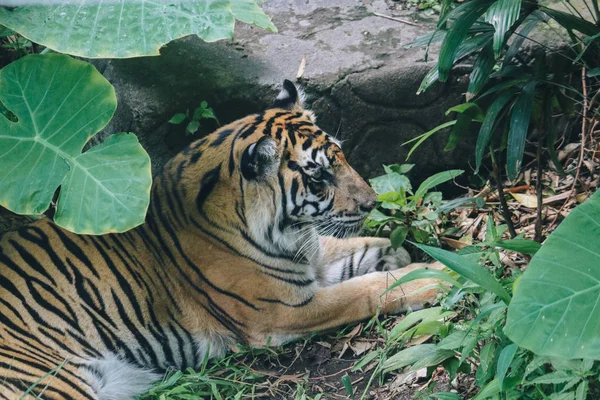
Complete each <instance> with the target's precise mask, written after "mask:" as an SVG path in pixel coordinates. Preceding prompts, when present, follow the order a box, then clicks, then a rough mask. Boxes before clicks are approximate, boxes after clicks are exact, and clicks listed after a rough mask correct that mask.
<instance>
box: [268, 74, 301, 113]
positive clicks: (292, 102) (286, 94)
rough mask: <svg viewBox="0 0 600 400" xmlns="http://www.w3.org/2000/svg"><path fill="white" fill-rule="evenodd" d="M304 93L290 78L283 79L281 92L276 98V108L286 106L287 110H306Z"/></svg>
mask: <svg viewBox="0 0 600 400" xmlns="http://www.w3.org/2000/svg"><path fill="white" fill-rule="evenodd" d="M303 100H304V93H303V92H302V90H300V89H298V87H297V86H296V85H294V83H293V82H292V81H290V80H288V79H286V80H284V81H283V87H282V88H281V92H279V94H278V95H277V98H276V99H275V104H274V107H275V108H284V109H286V110H293V111H302V110H304V104H303Z"/></svg>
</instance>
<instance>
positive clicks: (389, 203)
mask: <svg viewBox="0 0 600 400" xmlns="http://www.w3.org/2000/svg"><path fill="white" fill-rule="evenodd" d="M412 167H413V164H403V165H398V164H394V165H384V167H383V168H384V170H385V172H386V174H385V175H382V176H379V177H377V178H373V179H371V180H370V183H371V186H372V187H373V190H375V192H376V193H377V208H376V209H374V210H373V211H372V212H371V214H370V215H369V218H368V219H367V221H366V223H365V228H366V230H367V231H368V232H371V233H372V234H376V235H385V236H389V238H390V239H391V241H392V245H393V246H394V247H399V246H401V245H402V243H403V242H404V240H405V239H406V238H407V237H408V238H410V239H411V240H414V241H416V242H419V243H430V244H437V243H439V240H438V239H437V233H436V231H435V226H436V221H437V220H438V219H439V218H440V214H441V213H443V212H448V211H450V209H451V208H448V207H445V208H444V209H443V210H442V211H440V208H442V207H444V205H443V203H442V193H441V192H429V190H430V189H432V188H434V187H435V186H437V185H440V184H442V183H444V182H447V181H449V180H451V179H453V178H455V177H456V176H458V175H460V174H462V173H463V172H464V171H462V170H450V171H444V172H440V173H438V174H435V175H433V176H431V177H429V178H428V179H426V180H425V181H424V182H423V183H422V184H421V185H420V186H419V188H418V189H417V190H416V192H415V193H414V194H413V192H412V186H411V184H410V181H409V179H408V178H407V177H406V175H405V174H406V173H407V172H408V171H410V170H411V169H412ZM458 205H460V204H456V205H455V206H458Z"/></svg>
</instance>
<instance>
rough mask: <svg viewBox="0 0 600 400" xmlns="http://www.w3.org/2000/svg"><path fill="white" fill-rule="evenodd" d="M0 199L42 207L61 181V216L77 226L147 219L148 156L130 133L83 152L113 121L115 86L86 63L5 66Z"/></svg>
mask: <svg viewBox="0 0 600 400" xmlns="http://www.w3.org/2000/svg"><path fill="white" fill-rule="evenodd" d="M0 101H1V102H2V103H4V105H5V106H6V108H8V109H9V110H10V111H11V112H13V113H14V115H15V116H16V117H17V118H18V121H17V122H13V121H9V120H8V119H6V118H4V117H0V204H1V205H2V206H4V207H6V208H8V209H9V210H12V211H14V212H16V213H19V214H40V213H42V212H44V211H45V210H46V209H47V208H48V206H49V205H50V202H51V200H52V196H53V195H54V192H55V191H56V189H57V187H58V186H59V185H60V186H61V190H60V195H59V197H58V206H57V212H56V215H55V218H56V222H57V223H58V224H60V225H61V226H63V227H65V228H67V229H69V230H72V231H74V232H77V233H90V234H101V233H107V232H121V231H125V230H127V229H130V228H132V227H134V226H136V225H139V224H141V223H142V222H143V221H144V217H145V214H146V210H147V208H148V203H149V196H150V186H151V181H152V178H151V173H150V159H149V158H148V155H147V154H146V152H145V151H144V149H143V148H142V147H141V146H140V144H139V143H138V142H137V139H136V137H135V136H134V135H133V134H118V135H114V136H111V137H109V139H108V140H106V141H105V142H104V143H103V144H102V145H100V146H97V147H94V148H92V149H91V150H89V151H87V152H85V153H83V154H82V153H81V151H82V149H83V146H84V145H85V143H86V142H87V141H88V140H89V139H90V138H91V137H92V136H93V135H94V134H95V133H96V132H98V131H99V130H100V129H102V128H103V127H104V126H105V125H106V124H107V123H108V121H110V119H111V117H112V115H113V113H114V111H115V108H116V106H117V101H116V97H115V92H114V89H113V87H112V86H111V85H110V83H108V81H107V80H106V79H104V77H102V75H100V73H99V72H98V71H96V69H95V68H94V67H93V66H92V65H90V64H88V63H85V62H82V61H77V60H75V59H73V58H71V57H69V56H66V55H60V54H47V55H30V56H27V57H25V58H22V59H20V60H18V61H16V62H14V63H12V64H9V65H8V66H6V67H4V68H3V69H2V70H1V71H0Z"/></svg>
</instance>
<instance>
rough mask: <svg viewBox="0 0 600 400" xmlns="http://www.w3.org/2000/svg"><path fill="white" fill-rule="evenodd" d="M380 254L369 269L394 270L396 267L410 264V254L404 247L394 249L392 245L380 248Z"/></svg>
mask: <svg viewBox="0 0 600 400" xmlns="http://www.w3.org/2000/svg"><path fill="white" fill-rule="evenodd" d="M381 252H382V255H381V258H380V259H379V261H378V262H377V264H375V267H374V268H373V269H372V270H371V271H369V272H374V271H394V270H396V269H398V268H404V267H406V266H407V265H408V264H410V255H409V254H408V251H406V250H405V249H404V247H402V246H401V247H398V248H397V249H394V248H393V247H392V246H389V247H386V248H384V249H382V250H381Z"/></svg>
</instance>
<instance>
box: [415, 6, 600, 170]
mask: <svg viewBox="0 0 600 400" xmlns="http://www.w3.org/2000/svg"><path fill="white" fill-rule="evenodd" d="M583 1H584V3H585V5H586V6H587V8H588V11H589V14H584V15H582V14H580V13H579V12H577V10H576V9H575V8H574V7H573V6H571V5H570V3H564V4H567V9H568V10H569V11H568V12H565V11H560V10H558V9H555V8H552V7H547V6H542V5H541V4H539V3H537V2H533V3H532V2H524V1H521V0H472V1H469V2H464V3H462V4H460V5H459V6H457V7H455V8H454V9H451V10H450V11H449V12H447V13H442V14H441V15H440V19H439V22H438V29H437V31H436V32H434V33H433V34H428V35H425V36H424V37H421V38H418V39H417V40H416V41H415V43H414V45H429V44H431V43H434V42H436V41H440V40H441V41H442V46H441V50H440V56H439V60H438V63H437V64H436V65H435V66H434V67H433V68H432V70H431V71H430V72H429V73H428V74H427V75H426V76H425V78H424V79H423V81H422V83H421V86H420V88H419V90H418V92H419V93H420V92H422V91H425V90H427V89H428V88H429V87H431V85H433V83H435V82H436V81H437V80H440V81H443V82H445V81H446V80H447V79H448V77H449V74H450V71H451V69H452V67H453V66H454V65H455V63H457V62H459V61H460V60H462V59H463V58H465V57H467V56H474V57H475V61H474V64H473V71H472V73H471V74H470V77H469V87H468V89H467V96H466V101H467V103H465V104H470V105H472V106H471V107H468V108H465V109H459V110H454V111H456V112H457V118H456V119H455V120H453V121H450V122H446V123H445V124H442V125H440V126H438V127H436V128H434V129H433V130H431V131H429V132H427V133H425V134H423V135H421V136H419V137H417V138H415V139H414V140H418V142H417V143H416V144H415V145H414V146H413V148H412V149H411V151H410V153H409V155H410V154H411V153H412V152H413V151H414V149H415V148H416V147H418V146H419V145H420V144H421V143H422V142H423V141H424V140H425V139H427V138H428V137H430V136H431V135H432V134H434V133H435V132H438V131H440V130H441V129H442V128H445V127H448V126H451V125H452V126H453V130H452V133H451V135H450V138H449V140H448V144H447V146H446V150H452V149H453V148H454V147H455V146H456V144H457V142H458V141H460V140H461V139H462V136H463V135H464V132H465V131H467V128H468V127H469V126H470V125H471V123H473V122H482V125H481V127H480V128H479V135H478V138H477V145H476V152H475V164H476V171H478V170H479V168H480V166H481V164H482V162H483V158H484V156H485V154H486V152H488V151H489V150H491V151H497V150H498V149H501V150H504V149H506V158H505V160H506V170H507V175H508V178H509V179H511V180H515V179H516V178H517V177H518V174H519V171H520V169H521V165H522V160H523V155H524V152H525V144H526V140H527V137H528V134H529V132H530V131H531V130H532V128H538V129H537V131H539V132H540V135H541V138H539V141H544V142H545V147H547V148H548V151H547V153H548V155H549V157H550V159H551V160H552V161H553V163H554V164H555V166H556V167H557V168H558V169H559V170H560V171H561V172H562V169H561V167H560V166H559V163H558V158H557V155H556V151H555V150H554V145H555V141H556V132H555V129H554V125H555V124H554V123H553V116H554V115H566V116H568V115H571V113H572V111H573V108H574V105H575V104H577V103H578V102H580V100H581V98H582V97H583V94H582V93H581V92H580V90H579V89H578V88H577V87H576V86H573V85H576V83H571V82H572V81H573V80H571V79H568V78H569V75H570V74H571V72H572V71H573V70H574V69H575V68H577V69H580V68H581V67H585V68H587V70H588V74H587V76H588V79H593V80H594V81H593V82H592V83H596V82H597V79H598V75H597V74H598V72H597V71H600V25H598V19H599V18H600V11H599V8H598V0H583ZM588 3H589V4H588ZM569 7H571V8H569ZM571 10H572V11H571ZM585 15H587V16H585ZM548 19H552V20H554V21H552V22H553V23H557V24H558V26H559V27H560V29H562V31H560V32H558V33H557V31H556V28H555V27H554V26H551V27H549V29H552V30H553V31H554V32H555V33H554V34H558V35H560V34H561V33H563V32H564V35H563V37H564V38H568V39H569V40H570V41H571V48H570V49H568V50H565V51H564V53H558V54H555V55H554V56H553V57H552V58H551V59H547V58H546V55H545V53H544V51H543V50H542V49H541V48H540V49H538V51H537V52H536V54H535V59H534V61H533V63H528V62H527V61H526V60H523V59H522V58H520V57H519V55H518V51H519V48H520V47H521V45H522V44H523V41H524V40H525V39H526V38H527V37H528V35H530V33H531V31H532V30H533V29H534V28H535V27H536V26H538V25H540V24H548ZM540 46H541V47H543V46H544V45H543V44H540ZM515 60H516V61H515ZM575 82H576V81H575ZM474 106H478V107H479V108H480V109H481V110H483V116H484V118H483V120H480V119H478V118H475V117H474V116H473V115H471V112H472V111H471V108H472V107H474Z"/></svg>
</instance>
